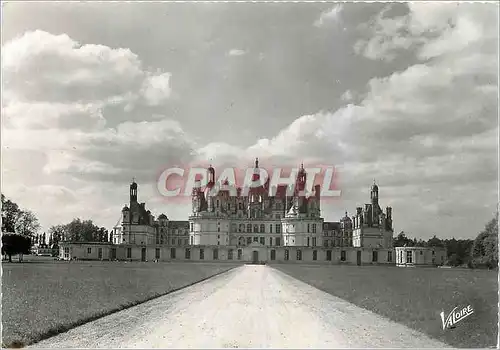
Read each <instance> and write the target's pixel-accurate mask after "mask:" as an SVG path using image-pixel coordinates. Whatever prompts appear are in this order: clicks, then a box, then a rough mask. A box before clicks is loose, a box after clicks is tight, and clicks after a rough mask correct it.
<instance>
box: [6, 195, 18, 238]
mask: <svg viewBox="0 0 500 350" xmlns="http://www.w3.org/2000/svg"><path fill="white" fill-rule="evenodd" d="M20 212H21V210H20V209H19V206H18V205H17V204H16V203H14V202H12V201H11V200H10V199H7V198H5V196H4V195H3V194H2V232H15V230H16V222H17V220H18V217H19V214H20Z"/></svg>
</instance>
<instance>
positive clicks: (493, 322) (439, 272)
mask: <svg viewBox="0 0 500 350" xmlns="http://www.w3.org/2000/svg"><path fill="white" fill-rule="evenodd" d="M272 266H273V267H274V268H276V269H278V270H280V271H282V272H285V273H287V274H288V275H290V276H293V277H295V278H297V279H299V280H301V281H304V282H306V283H308V284H310V285H312V286H314V287H317V288H318V289H321V290H323V291H325V292H328V293H330V294H332V295H335V296H337V297H340V298H342V299H344V300H347V301H349V302H351V303H353V304H355V305H357V306H360V307H362V308H365V309H367V310H370V311H372V312H375V313H377V314H380V315H382V316H385V317H387V318H389V319H391V320H393V321H396V322H398V323H401V324H404V325H406V326H408V327H410V328H413V329H416V330H419V331H421V332H423V333H426V334H428V335H429V336H431V337H433V338H436V339H439V340H441V341H443V342H446V343H448V344H450V345H452V346H454V347H461V348H463V347H468V348H477V347H482V348H484V347H496V345H497V325H498V308H497V305H498V282H497V281H498V272H497V271H484V270H465V269H439V268H397V267H382V266H311V265H284V264H283V265H281V264H278V265H272ZM469 304H470V305H472V307H473V308H474V314H472V315H471V316H469V317H468V318H466V319H464V320H462V321H460V322H459V323H458V324H457V327H456V328H455V329H451V330H446V331H443V329H442V326H441V318H440V316H439V313H440V312H441V311H444V312H445V315H446V316H448V313H449V312H450V311H451V310H452V309H453V308H455V307H456V306H458V307H466V306H467V305H469ZM446 316H445V317H446Z"/></svg>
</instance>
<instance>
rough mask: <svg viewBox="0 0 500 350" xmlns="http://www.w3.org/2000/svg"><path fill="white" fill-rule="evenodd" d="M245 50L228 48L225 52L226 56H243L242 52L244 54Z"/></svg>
mask: <svg viewBox="0 0 500 350" xmlns="http://www.w3.org/2000/svg"><path fill="white" fill-rule="evenodd" d="M246 53H247V52H246V51H245V50H241V49H232V50H229V52H228V53H227V55H228V56H243V55H244V54H246Z"/></svg>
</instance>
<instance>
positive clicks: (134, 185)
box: [130, 180, 137, 206]
mask: <svg viewBox="0 0 500 350" xmlns="http://www.w3.org/2000/svg"><path fill="white" fill-rule="evenodd" d="M132 203H137V183H136V182H135V180H132V183H131V184H130V206H132Z"/></svg>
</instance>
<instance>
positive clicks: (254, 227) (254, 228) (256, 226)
mask: <svg viewBox="0 0 500 350" xmlns="http://www.w3.org/2000/svg"><path fill="white" fill-rule="evenodd" d="M253 232H259V225H257V224H254V225H253Z"/></svg>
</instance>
